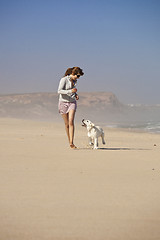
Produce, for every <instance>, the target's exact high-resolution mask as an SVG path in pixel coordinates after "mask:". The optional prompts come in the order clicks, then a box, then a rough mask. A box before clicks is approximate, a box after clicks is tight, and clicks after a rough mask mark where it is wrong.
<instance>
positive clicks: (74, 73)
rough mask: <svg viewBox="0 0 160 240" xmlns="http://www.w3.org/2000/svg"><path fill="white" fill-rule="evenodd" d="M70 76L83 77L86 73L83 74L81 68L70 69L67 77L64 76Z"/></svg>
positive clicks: (67, 71) (66, 73)
mask: <svg viewBox="0 0 160 240" xmlns="http://www.w3.org/2000/svg"><path fill="white" fill-rule="evenodd" d="M70 74H73V75H77V74H79V75H81V76H83V75H84V73H83V70H82V69H81V68H80V67H72V68H68V69H67V70H66V72H65V75H64V76H68V75H70Z"/></svg>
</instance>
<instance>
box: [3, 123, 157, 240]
mask: <svg viewBox="0 0 160 240" xmlns="http://www.w3.org/2000/svg"><path fill="white" fill-rule="evenodd" d="M104 131H105V139H106V145H102V144H101V143H100V146H99V147H100V149H99V150H92V149H91V148H89V146H88V140H87V132H86V129H85V128H83V127H81V125H80V123H78V122H77V123H76V131H75V144H76V145H77V146H78V147H79V149H78V150H71V149H70V148H69V146H68V142H67V137H66V135H65V131H64V125H63V122H62V121H61V120H60V121H59V122H57V123H56V122H40V121H39V122H38V121H30V120H17V119H0V132H1V134H0V164H1V169H0V195H1V198H0V212H1V222H0V235H1V240H11V239H13V238H14V240H28V239H34V240H50V239H53V240H57V239H58V240H75V239H76V240H89V239H93V240H106V239H110V240H115V239H116V240H128V239H131V240H135V239H136V240H146V239H148V240H152V239H153V240H155V239H158V238H159V235H160V230H159V222H160V207H159V201H160V191H159V184H160V162H159V155H160V145H159V143H160V135H159V134H153V133H152V134H151V133H146V132H133V131H127V129H125V130H124V129H112V128H106V127H104Z"/></svg>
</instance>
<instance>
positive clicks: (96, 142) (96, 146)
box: [94, 138, 98, 149]
mask: <svg viewBox="0 0 160 240" xmlns="http://www.w3.org/2000/svg"><path fill="white" fill-rule="evenodd" d="M94 149H98V138H95V139H94Z"/></svg>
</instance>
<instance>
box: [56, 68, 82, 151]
mask: <svg viewBox="0 0 160 240" xmlns="http://www.w3.org/2000/svg"><path fill="white" fill-rule="evenodd" d="M83 74H84V73H83V70H82V69H81V68H79V67H73V68H68V69H67V70H66V72H65V75H64V77H63V78H62V79H61V80H60V83H59V87H58V94H59V105H58V106H59V113H60V114H61V115H62V118H63V120H64V123H65V129H66V133H67V136H68V140H69V144H70V148H72V149H75V148H77V147H76V146H75V145H74V118H75V112H76V109H77V103H76V100H78V99H79V96H78V95H77V88H76V83H77V79H78V78H79V77H80V76H83Z"/></svg>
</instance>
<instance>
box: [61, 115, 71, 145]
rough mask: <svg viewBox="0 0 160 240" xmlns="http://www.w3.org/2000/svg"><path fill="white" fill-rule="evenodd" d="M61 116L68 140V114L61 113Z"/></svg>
mask: <svg viewBox="0 0 160 240" xmlns="http://www.w3.org/2000/svg"><path fill="white" fill-rule="evenodd" d="M62 118H63V120H64V124H65V129H66V133H67V137H68V141H69V142H70V136H69V114H68V113H67V114H62Z"/></svg>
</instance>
